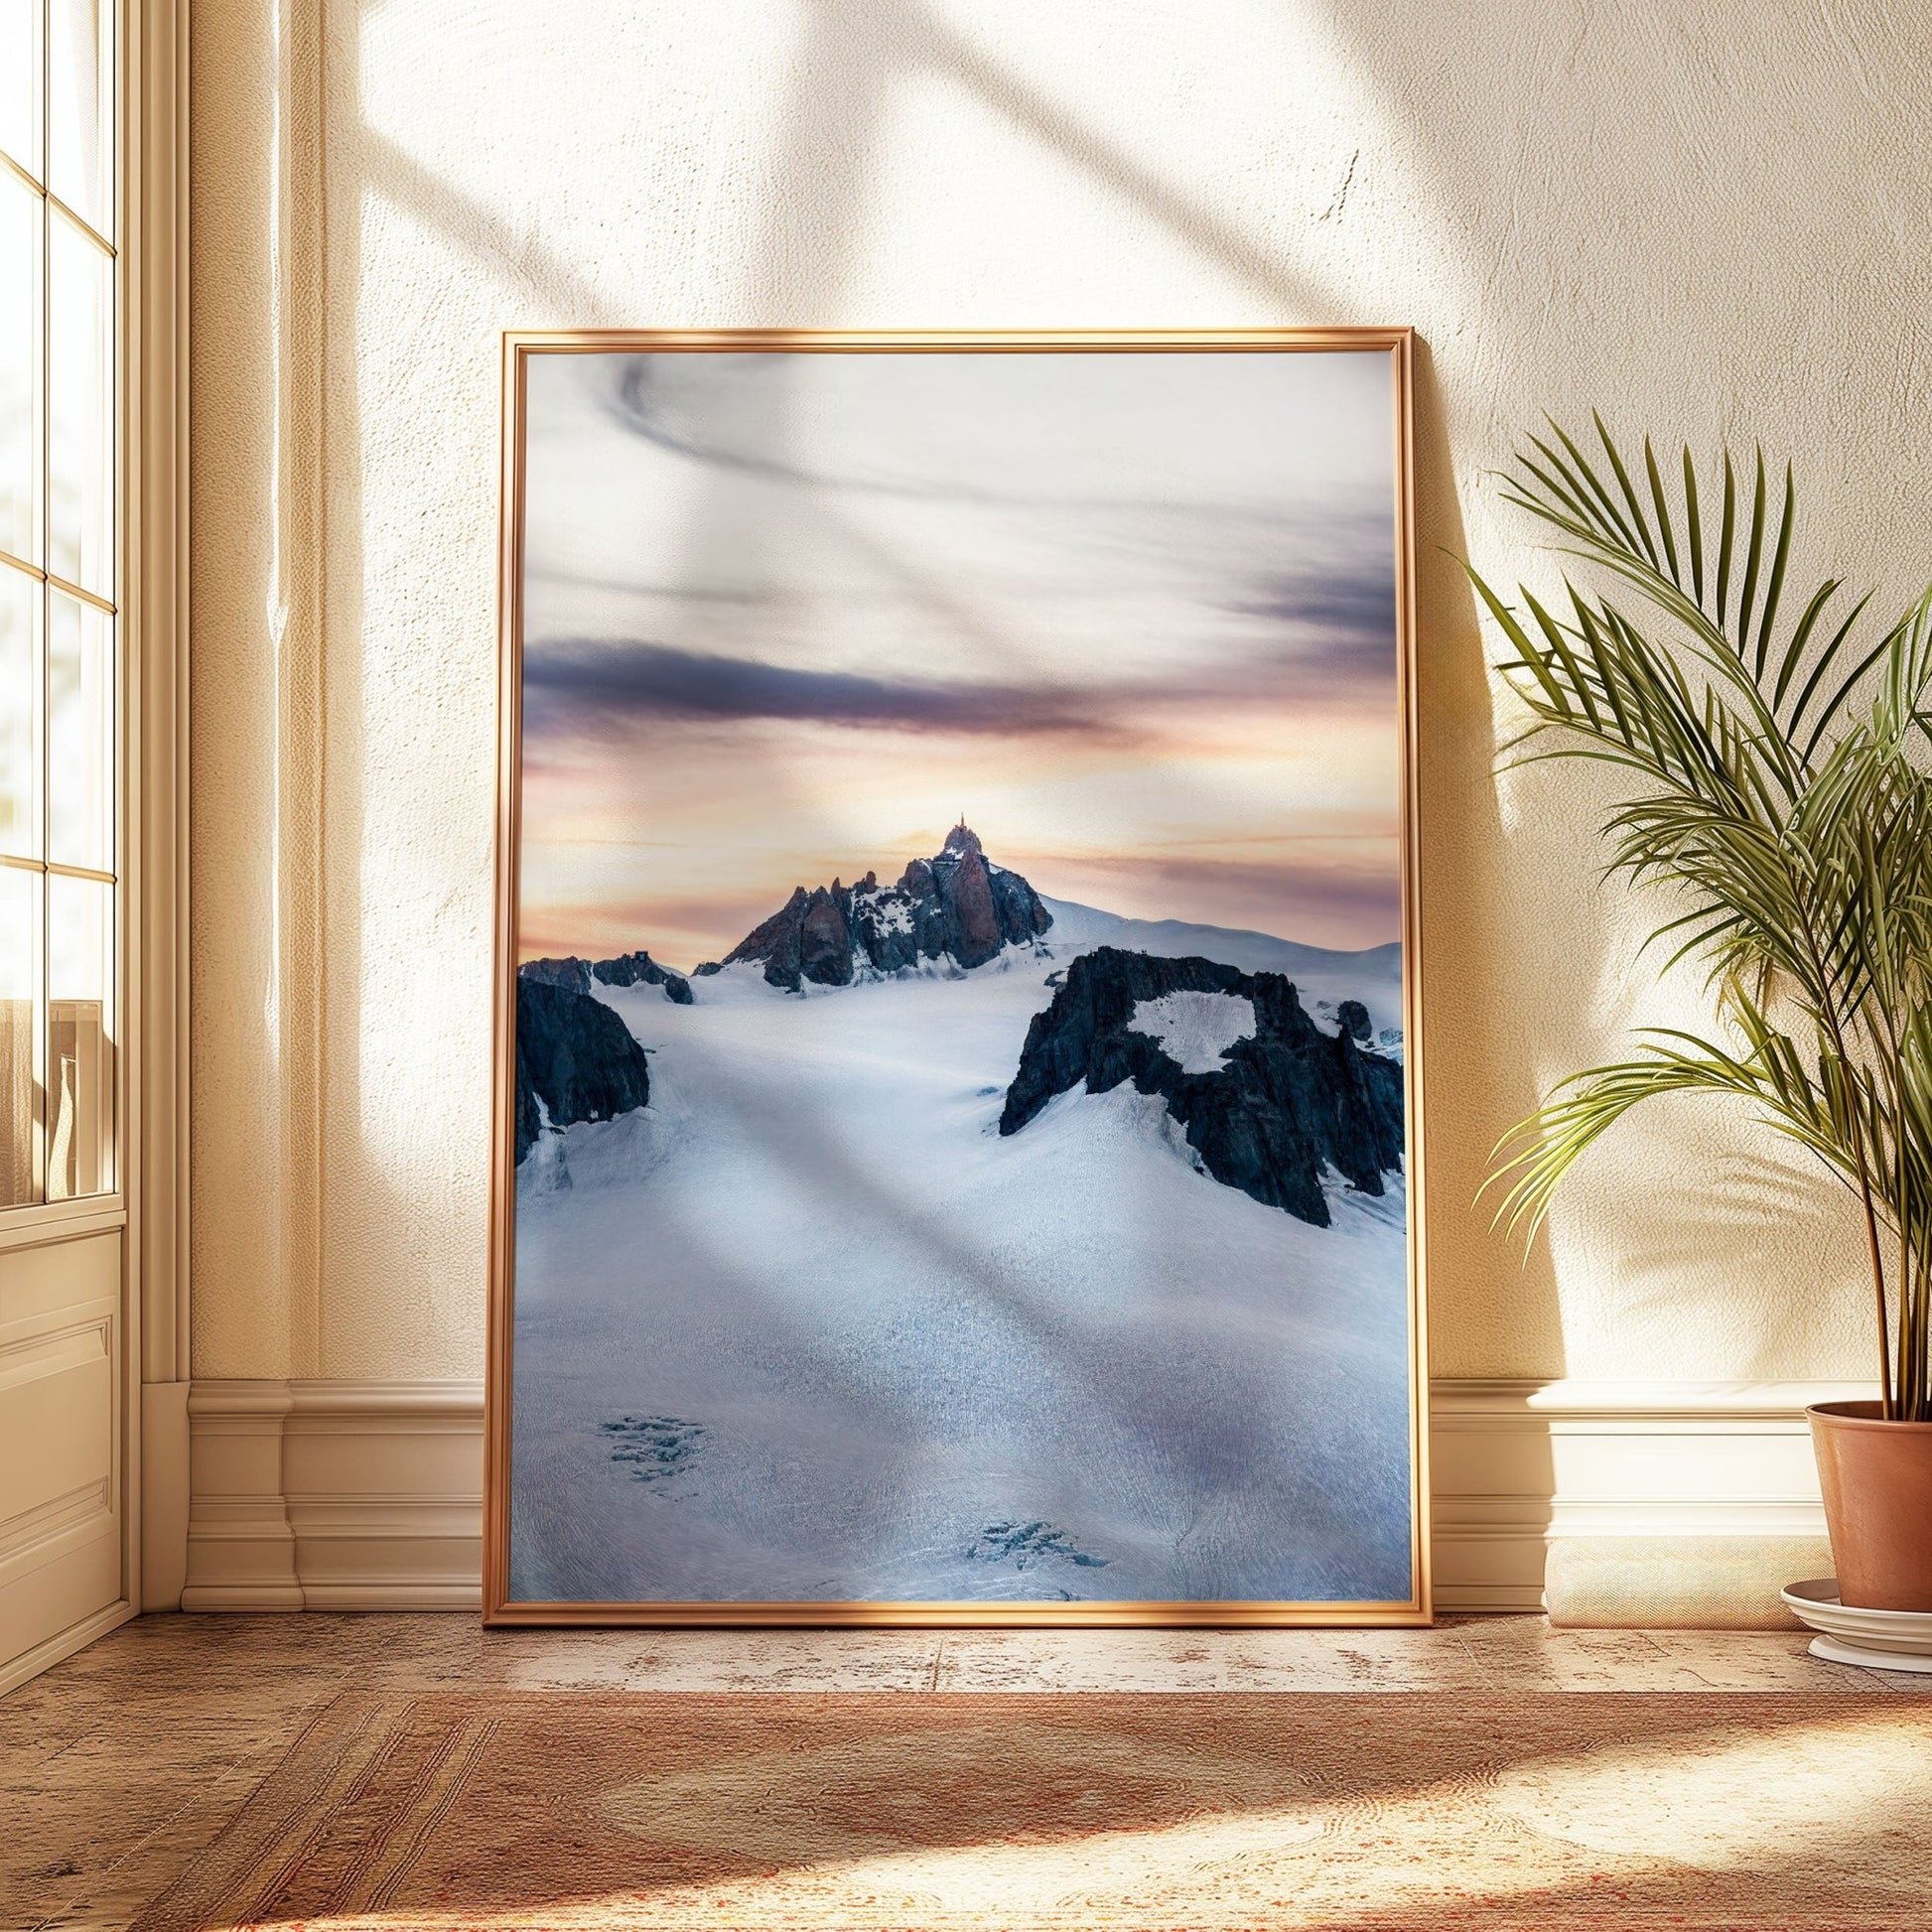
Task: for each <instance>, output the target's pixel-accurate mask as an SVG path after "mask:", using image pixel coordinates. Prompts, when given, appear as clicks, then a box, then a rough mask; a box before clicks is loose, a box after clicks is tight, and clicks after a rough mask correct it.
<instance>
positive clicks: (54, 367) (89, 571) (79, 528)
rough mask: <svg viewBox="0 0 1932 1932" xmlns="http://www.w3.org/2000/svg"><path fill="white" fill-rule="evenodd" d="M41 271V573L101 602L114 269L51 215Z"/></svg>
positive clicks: (105, 582)
mask: <svg viewBox="0 0 1932 1932" xmlns="http://www.w3.org/2000/svg"><path fill="white" fill-rule="evenodd" d="M47 268H48V280H49V287H48V315H47V326H48V345H47V346H48V353H47V375H48V414H49V422H48V436H47V499H48V500H47V568H48V569H49V571H51V572H52V573H53V574H54V575H55V576H56V577H65V578H66V579H67V580H68V581H69V583H72V584H78V585H79V586H80V587H81V589H82V590H88V591H92V592H93V593H94V594H95V596H97V597H111V596H112V595H113V571H112V552H113V523H112V518H111V514H110V501H111V498H110V491H111V488H112V483H113V475H114V471H113V461H112V444H111V442H110V440H109V437H110V431H111V428H112V424H113V373H112V370H113V365H112V361H111V359H110V342H109V336H108V332H109V329H110V328H111V326H112V323H113V314H114V306H113V268H114V264H113V261H112V258H111V257H109V256H107V255H103V254H102V253H101V252H100V250H99V249H98V248H96V247H95V246H94V244H93V243H92V242H91V241H89V240H88V239H87V238H86V237H85V236H84V235H83V234H82V233H81V232H80V230H79V229H78V228H76V227H74V226H73V224H72V223H71V222H69V221H65V220H63V219H62V218H61V217H60V215H58V214H56V215H55V216H54V217H53V219H52V220H50V221H49V223H48V263H47Z"/></svg>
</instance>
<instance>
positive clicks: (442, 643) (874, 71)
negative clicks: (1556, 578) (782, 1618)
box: [194, 0, 1932, 1377]
mask: <svg viewBox="0 0 1932 1932" xmlns="http://www.w3.org/2000/svg"><path fill="white" fill-rule="evenodd" d="M194 35H195V74H194V82H195V113H196V128H197V134H196V142H195V153H194V166H195V182H196V190H195V209H194V217H195V283H194V304H195V307H194V326H195V450H194V483H195V491H196V496H195V511H196V541H195V555H194V569H195V637H194V648H195V667H194V677H195V701H196V705H197V723H196V733H197V736H196V747H195V784H196V793H195V835H194V863H195V894H196V898H195V920H196V932H197V979H196V991H195V999H196V1009H195V1027H196V1065H195V1102H196V1110H195V1123H194V1125H195V1135H196V1143H195V1146H196V1198H195V1240H196V1251H195V1281H194V1293H195V1367H196V1371H197V1373H199V1374H202V1375H280V1374H290V1373H293V1374H298V1375H317V1374H323V1375H342V1376H379V1377H416V1376H444V1375H471V1374H475V1373H477V1372H478V1371H479V1370H480V1367H481V1360H482V1349H483V1268H484V1215H485V1202H486V1177H485V1151H486V1147H487V1118H486V1116H487V1109H488V1063H487V1062H488V1045H487V1042H488V1036H489V1024H488V1022H489V869H490V847H491V836H492V834H491V801H492V783H493V778H492V704H493V675H494V671H493V659H494V627H493V626H494V589H493V581H492V547H493V538H494V519H495V514H496V508H495V494H496V485H495V477H496V436H497V386H496V371H497V332H498V331H499V330H501V329H503V328H505V327H562V326H578V325H621V324H629V325H639V326H674V325H695V324H713V325H732V324H793V325H803V326H812V325H816V326H881V327H888V326H917V327H933V326H951V325H956V326H960V327H969V326H977V327H999V326H1015V325H1028V326H1065V327H1080V326H1144V327H1159V326H1162V325H1174V324H1187V325H1234V324H1280V323H1351V322H1364V323H1365V322H1411V323H1414V324H1415V325H1416V326H1417V328H1418V329H1419V330H1420V332H1421V334H1422V337H1423V340H1424V343H1425V350H1424V354H1423V359H1422V370H1421V388H1420V395H1419V405H1420V442H1421V466H1420V483H1421V532H1420V534H1421V547H1422V560H1423V561H1422V637H1421V651H1422V684H1421V697H1422V706H1423V713H1424V729H1423V744H1422V757H1423V773H1424V804H1425V810H1426V814H1427V823H1426V826H1425V829H1424V838H1423V853H1424V861H1425V866H1426V886H1425V920H1426V935H1427V955H1428V968H1427V977H1426V993H1427V1000H1428V1004H1429V1009H1430V1029H1429V1042H1428V1044H1429V1055H1430V1064H1429V1094H1428V1104H1429V1113H1430V1118H1429V1161H1430V1175H1429V1179H1430V1185H1431V1191H1432V1200H1431V1207H1430V1216H1429V1236H1430V1242H1431V1247H1432V1280H1431V1289H1432V1301H1433V1311H1432V1322H1433V1339H1434V1351H1435V1364H1436V1369H1437V1372H1438V1373H1440V1374H1450V1375H1558V1374H1564V1373H1569V1374H1573V1375H1587V1376H1625V1375H1630V1376H1673V1375H1675V1376H1778V1375H1789V1376H1807V1375H1838V1374H1857V1373H1860V1372H1862V1371H1863V1368H1864V1366H1865V1361H1864V1353H1863V1349H1864V1334H1863V1328H1862V1327H1861V1326H1860V1325H1859V1315H1860V1313H1861V1311H1862V1309H1863V1303H1862V1302H1861V1300H1860V1299H1859V1296H1860V1286H1859V1281H1858V1275H1857V1267H1858V1258H1857V1251H1856V1249H1855V1248H1854V1247H1853V1246H1851V1245H1849V1239H1850V1237H1849V1234H1848V1233H1847V1230H1846V1229H1845V1228H1844V1226H1843V1224H1842V1222H1841V1221H1840V1220H1839V1219H1838V1217H1837V1215H1836V1210H1835V1209H1834V1208H1833V1207H1832V1206H1831V1204H1830V1203H1829V1202H1826V1201H1824V1200H1823V1199H1822V1197H1821V1196H1820V1194H1819V1193H1818V1191H1817V1189H1816V1188H1815V1187H1813V1186H1812V1184H1811V1183H1810V1182H1809V1180H1808V1179H1806V1178H1805V1177H1804V1176H1803V1175H1802V1174H1800V1173H1798V1171H1796V1170H1795V1169H1793V1168H1792V1167H1791V1166H1790V1165H1789V1164H1788V1163H1787V1162H1786V1161H1785V1160H1784V1159H1783V1158H1782V1157H1781V1156H1780V1155H1779V1154H1778V1152H1777V1151H1776V1149H1775V1148H1774V1147H1773V1146H1771V1145H1769V1144H1768V1143H1767V1142H1766V1141H1764V1140H1763V1139H1761V1138H1753V1137H1752V1136H1751V1135H1750V1134H1749V1133H1747V1132H1745V1131H1743V1130H1742V1129H1740V1128H1739V1127H1738V1126H1737V1125H1736V1124H1735V1123H1733V1122H1727V1121H1725V1120H1723V1119H1721V1118H1719V1117H1717V1116H1714V1115H1713V1114H1711V1113H1709V1112H1700V1111H1696V1110H1686V1111H1684V1112H1682V1113H1678V1114H1673V1115H1670V1116H1668V1117H1667V1116H1664V1115H1658V1116H1656V1117H1655V1118H1653V1119H1651V1120H1650V1121H1648V1122H1647V1123H1645V1124H1644V1125H1643V1126H1642V1127H1641V1128H1640V1129H1639V1128H1636V1127H1632V1128H1630V1129H1627V1130H1626V1131H1624V1132H1623V1133H1622V1134H1621V1135H1620V1136H1619V1137H1618V1139H1617V1140H1616V1141H1615V1143H1613V1145H1612V1146H1611V1147H1609V1148H1608V1149H1606V1150H1605V1151H1604V1153H1603V1155H1602V1157H1601V1158H1599V1159H1598V1160H1597V1161H1596V1162H1595V1163H1594V1165H1593V1167H1592V1168H1591V1170H1590V1171H1589V1173H1588V1175H1587V1178H1585V1179H1582V1180H1580V1183H1579V1184H1578V1185H1577V1187H1576V1188H1575V1189H1574V1191H1573V1192H1572V1193H1571V1194H1570V1196H1569V1198H1568V1200H1567V1201H1566V1203H1565V1204H1564V1205H1563V1207H1562V1209H1561V1210H1560V1212H1559V1214H1558V1216H1557V1217H1556V1221H1555V1224H1554V1227H1553V1229H1552V1235H1551V1239H1550V1240H1549V1241H1548V1242H1547V1243H1546V1244H1545V1245H1544V1246H1543V1247H1542V1248H1540V1249H1539V1251H1538V1253H1537V1254H1536V1255H1535V1256H1534V1257H1533V1258H1532V1260H1531V1262H1530V1264H1529V1265H1528V1266H1527V1268H1525V1267H1523V1266H1521V1265H1519V1262H1518V1260H1517V1259H1516V1257H1515V1256H1514V1255H1513V1254H1511V1253H1510V1252H1509V1251H1508V1250H1506V1249H1505V1247H1504V1246H1503V1245H1502V1244H1501V1243H1500V1242H1499V1241H1497V1240H1496V1239H1494V1238H1492V1237H1491V1236H1490V1235H1489V1234H1488V1233H1487V1232H1486V1230H1485V1228H1484V1227H1483V1225H1482V1223H1481V1221H1480V1220H1479V1219H1478V1218H1477V1217H1476V1216H1474V1215H1473V1214H1472V1213H1471V1211H1470V1208H1469V1204H1468V1203H1469V1196H1470V1194H1471V1191H1472V1189H1473V1186H1474V1183H1475V1181H1476V1179H1477V1177H1478V1175H1479V1172H1480V1166H1481V1161H1482V1157H1483V1153H1484V1151H1485V1150H1486V1148H1487V1147H1488V1145H1489V1144H1490V1142H1491V1140H1492V1139H1493V1138H1494V1136H1495V1134H1496V1133H1497V1132H1498V1130H1499V1129H1500V1128H1501V1127H1502V1126H1504V1125H1505V1124H1506V1123H1507V1122H1508V1121H1509V1120H1510V1119H1511V1118H1512V1117H1513V1116H1515V1115H1516V1114H1517V1113H1519V1112H1521V1111H1522V1110H1523V1109H1524V1108H1525V1107H1526V1106H1527V1105H1528V1104H1529V1103H1530V1102H1531V1100H1532V1099H1533V1097H1534V1095H1535V1094H1536V1092H1537V1090H1538V1088H1539V1087H1540V1086H1541V1085H1542V1084H1543V1083H1545V1082H1547V1081H1548V1080H1549V1079H1551V1078H1553V1077H1554V1076H1556V1075H1558V1074H1559V1073H1561V1072H1564V1071H1566V1070H1568V1069H1569V1068H1570V1067H1571V1066H1572V1065H1574V1064H1577V1063H1579V1062H1580V1061H1582V1060H1583V1059H1584V1058H1586V1057H1587V1056H1593V1055H1598V1054H1601V1053H1603V1052H1605V1051H1607V1050H1610V1049H1612V1048H1613V1047H1614V1045H1615V1043H1616V1041H1617V1040H1618V1039H1619V1037H1620V1036H1621V1034H1622V1030H1623V1029H1624V1028H1625V1027H1627V1026H1628V1025H1630V1024H1631V1023H1633V1022H1643V1021H1648V1020H1654V1019H1657V1018H1660V1017H1664V1016H1668V1015H1671V1014H1673V1013H1676V1014H1680V1015H1681V1014H1684V1013H1687V1012H1689V1011H1691V1010H1692V1008H1693V1004H1694V1003H1693V1001H1692V999H1691V996H1690V994H1689V993H1688V991H1687V990H1686V989H1684V988H1682V987H1677V988H1659V987H1657V986H1656V985H1655V984H1654V982H1653V979H1652V976H1651V975H1650V974H1648V973H1646V972H1645V971H1642V970H1640V969H1638V968H1637V967H1635V966H1634V965H1633V964H1632V962H1631V946H1632V934H1633V932H1634V931H1635V930H1637V929H1638V920H1637V915H1636V914H1635V913H1634V912H1633V910H1632V908H1631V907H1630V906H1629V905H1628V904H1627V903H1626V901H1625V899H1624V897H1623V896H1622V895H1621V894H1620V893H1617V892H1613V891H1605V890H1603V889H1602V888H1600V887H1599V886H1598V885H1597V884H1596V883H1595V881H1594V878H1593V865H1594V859H1595V855H1594V851H1593V829H1592V828H1593V825H1594V822H1595V816H1596V812H1597V809H1598V807H1599V805H1600V794H1599V793H1598V792H1597V791H1596V790H1595V789H1594V788H1593V787H1592V786H1591V785H1589V784H1587V783H1585V782H1582V781H1580V780H1579V778H1578V777H1577V776H1576V774H1575V773H1574V772H1570V773H1568V774H1567V775H1566V774H1564V773H1562V772H1560V771H1549V770H1546V771H1543V772H1540V773H1536V774H1531V775H1518V776H1513V777H1511V778H1509V779H1507V780H1505V781H1502V782H1500V783H1499V782H1498V781H1496V780H1495V779H1494V778H1493V776H1492V771H1491V762H1492V750H1493V745H1494V742H1495V739H1496V736H1497V733H1498V729H1499V725H1500V723H1501V722H1502V721H1503V713H1502V707H1501V706H1500V705H1499V704H1498V702H1497V701H1496V699H1495V697H1494V694H1493V692H1492V690H1491V687H1490V685H1489V682H1488V681H1487V679H1486V677H1485V674H1484V671H1483V667H1482V657H1481V644H1480V640H1479V638H1478V635H1477V632H1476V629H1475V625H1474V621H1473V618H1472V615H1471V610H1470V603H1469V599H1468V596H1467V594H1466V592H1465V591H1464V590H1463V588H1462V586H1461V581H1460V579H1459V576H1458V574H1457V569H1456V566H1455V564H1454V563H1453V561H1452V560H1451V558H1452V555H1453V553H1457V552H1460V551H1461V550H1462V549H1463V548H1464V545H1465V544H1466V546H1467V549H1468V552H1469V554H1471V555H1472V556H1473V557H1474V558H1475V560H1476V561H1477V563H1478V564H1479V565H1480V566H1481V567H1483V568H1485V569H1487V570H1490V571H1498V572H1500V571H1507V570H1510V569H1512V568H1514V567H1515V566H1516V564H1517V562H1518V560H1519V558H1520V557H1521V554H1522V546H1523V541H1524V538H1525V535H1526V532H1525V530H1524V527H1523V525H1522V523H1521V520H1520V519H1516V518H1514V517H1512V516H1510V515H1508V514H1507V513H1505V514H1503V515H1502V516H1500V517H1499V516H1498V515H1497V514H1496V513H1495V510H1494V508H1493V505H1492V500H1491V497H1490V495H1489V494H1488V492H1487V491H1486V489H1485V487H1484V484H1483V482H1482V475H1483V472H1484V471H1485V469H1487V468H1488V467H1490V466H1493V465H1495V464H1496V463H1497V462H1498V461H1499V460H1500V459H1501V458H1502V457H1503V456H1504V455H1505V453H1506V451H1507V449H1508V447H1509V445H1510V441H1511V438H1512V436H1513V434H1514V433H1515V432H1516V431H1517V430H1518V429H1519V427H1520V426H1522V425H1524V424H1526V423H1530V422H1533V421H1534V420H1535V418H1536V416H1537V412H1538V411H1539V410H1541V409H1542V408H1544V407H1546V406H1548V407H1550V408H1552V409H1554V410H1556V411H1559V412H1569V413H1571V414H1573V415H1574V414H1576V413H1579V412H1581V411H1583V410H1584V409H1586V408H1587V406H1588V405H1590V404H1592V403H1601V404H1602V405H1603V406H1604V408H1605V409H1606V410H1607V411H1608V413H1609V414H1610V415H1611V416H1612V417H1613V419H1614V420H1615V421H1617V422H1618V423H1620V424H1622V425H1625V426H1628V427H1641V428H1654V429H1656V430H1657V431H1659V432H1662V433H1666V434H1679V433H1689V434H1690V435H1691V436H1692V437H1693V438H1694V439H1695V440H1696V441H1697V443H1698V444H1699V445H1700V446H1704V445H1708V444H1709V443H1710V442H1711V441H1712V440H1713V439H1714V438H1716V437H1717V436H1718V435H1720V434H1729V435H1733V436H1736V437H1740V438H1745V439H1748V438H1749V437H1750V436H1752V435H1753V434H1761V435H1762V436H1763V437H1764V438H1765V439H1766V440H1767V441H1768V442H1769V443H1771V444H1772V446H1773V447H1774V448H1775V449H1777V450H1780V451H1788V452H1789V453H1790V454H1791V455H1792V456H1793V457H1794V458H1795V459H1796V461H1797V464H1798V469H1799V475H1800V479H1801V483H1802V485H1803V487H1804V491H1805V495H1806V498H1807V500H1808V502H1809V504H1810V506H1811V515H1810V519H1809V522H1808V525H1807V534H1806V538H1805V542H1804V557H1803V559H1802V561H1803V562H1804V563H1805V564H1807V565H1809V566H1811V567H1813V568H1814V569H1816V570H1821V571H1822V570H1823V569H1824V568H1826V567H1828V566H1829V567H1831V568H1835V569H1843V570H1845V571H1846V572H1848V574H1850V575H1851V576H1853V577H1854V578H1856V579H1860V580H1865V579H1870V578H1873V577H1876V578H1879V579H1881V580H1882V581H1883V582H1884V583H1885V584H1886V585H1887V586H1888V589H1887V592H1886V597H1887V600H1890V599H1899V600H1902V598H1903V597H1904V595H1905V593H1906V591H1907V588H1908V585H1909V580H1910V578H1911V575H1912V573H1913V572H1914V571H1915V570H1925V569H1927V568H1932V544H1927V543H1926V542H1925V540H1924V539H1925V517H1924V505H1925V503H1926V502H1927V500H1928V483H1932V436H1928V435H1927V434H1926V429H1927V423H1926V408H1925V403H1926V395H1927V387H1928V363H1929V362H1932V354H1929V353H1928V337H1927V320H1926V319H1927V317H1928V315H1932V247H1929V246H1928V243H1929V242H1932V222H1929V221H1928V207H1932V140H1929V139H1928V138H1927V136H1928V133H1929V132H1932V127H1928V121H1929V120H1932V14H1928V13H1927V12H1925V11H1924V10H1922V9H1919V8H1917V7H1912V6H1907V5H1903V4H1900V0H1809V3H1805V0H1788V4H1782V5H1776V6H1768V7H1767V6H1763V5H1760V4H1757V0H1711V4H1708V5H1704V6H1701V7H1693V6H1688V5H1686V4H1684V0H1595V3H1594V4H1581V3H1579V0H1571V3H1569V4H1565V0H1461V4H1456V0H1409V4H1405V5H1402V6H1392V5H1390V4H1389V0H1199V3H1198V4H1194V5H1189V6H1184V7H1183V6H1175V5H1173V3H1172V0H1055V4H1053V5H1051V6H1041V5H1039V4H1037V0H703V3H702V4H699V5H693V4H691V3H690V0H555V4H546V5H543V6H541V7H533V6H531V5H529V4H528V0H467V3H466V4H462V5H456V4H451V3H450V0H387V4H375V3H374V0H364V3H363V4H361V5H357V4H355V3H354V0H329V3H328V4H324V0H279V4H278V0H219V4H214V3H213V0H207V3H206V4H203V5H201V6H199V7H197V9H196V11H195V19H194Z"/></svg>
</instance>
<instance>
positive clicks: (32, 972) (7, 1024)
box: [0, 866, 41, 1207]
mask: <svg viewBox="0 0 1932 1932" xmlns="http://www.w3.org/2000/svg"><path fill="white" fill-rule="evenodd" d="M40 956H41V876H40V874H39V873H37V872H20V871H17V870H16V869H15V868H13V867H12V866H0V1207H19V1206H21V1205H23V1204H24V1203H26V1202H29V1201H35V1200H38V1199H39V1198H40V1189H39V1187H38V1186H37V1185H36V1183H35V1178H34V1170H35V1168H36V1167H37V1166H38V1165H39V1164H38V1162H37V1161H36V1159H35V1148H36V1141H37V1136H38V1133H39V1124H40V1108H39V1107H38V1106H37V1105H36V1104H35V1103H36V1100H37V1099H38V1097H39V1094H40V1080H39V1078H38V1073H37V1069H36V1067H35V1064H34V1059H35V1050H34V1049H35V1047H36V1046H37V1045H38V1044H39V1041H40V1036H41V1030H40V1026H39V1024H38V1017H37V1015H36V1013H35V998H34V996H35V992H36V982H37V981H38V979H39V973H38V971H37V968H38V967H39V965H40Z"/></svg>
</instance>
